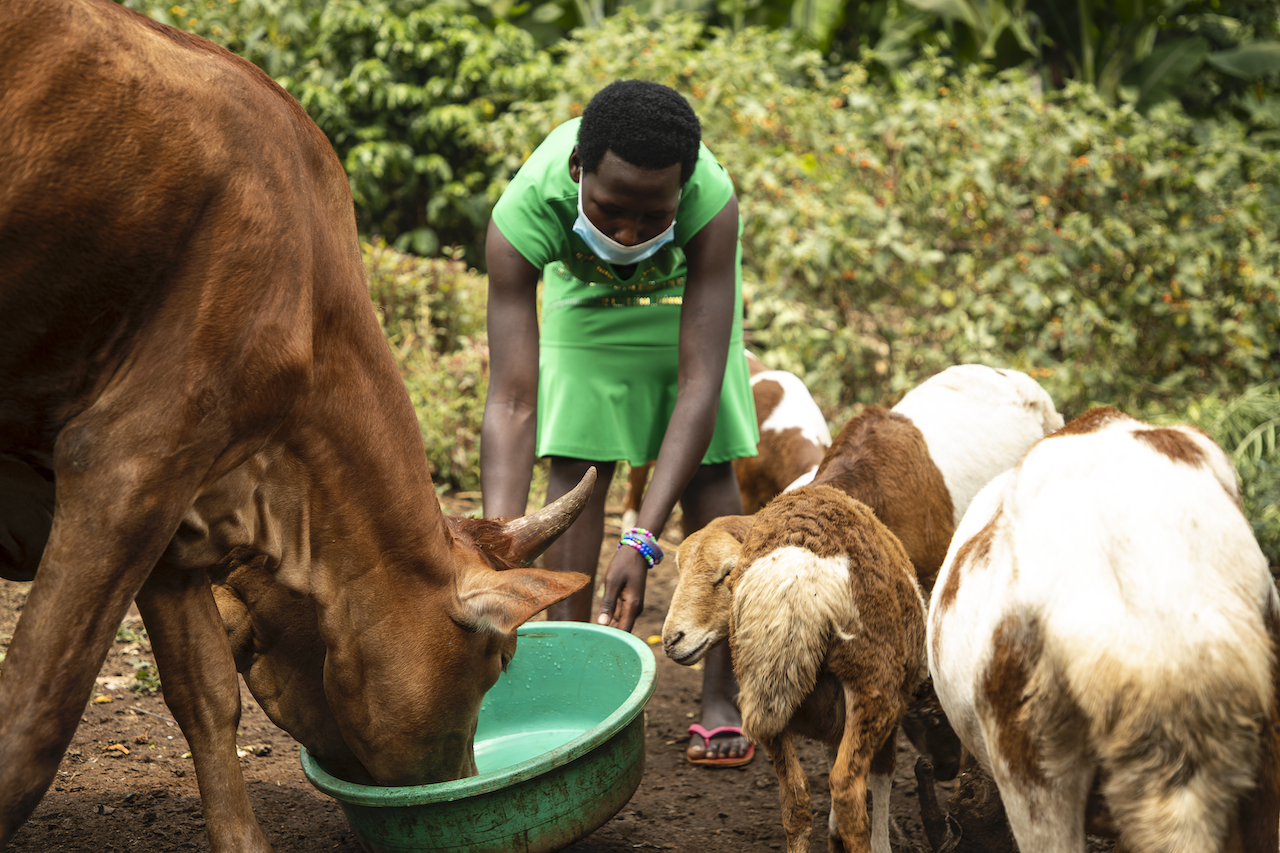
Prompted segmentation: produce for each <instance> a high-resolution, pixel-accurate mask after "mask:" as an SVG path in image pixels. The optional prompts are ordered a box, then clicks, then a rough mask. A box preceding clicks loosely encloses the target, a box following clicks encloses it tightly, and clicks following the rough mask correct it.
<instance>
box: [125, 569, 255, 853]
mask: <svg viewBox="0 0 1280 853" xmlns="http://www.w3.org/2000/svg"><path fill="white" fill-rule="evenodd" d="M138 610H139V612H140V613H141V614H142V621H143V622H144V623H145V624H146V627H147V634H148V635H149V636H150V638H151V647H152V650H153V651H154V652H155V657H156V666H157V668H158V669H159V671H160V681H161V684H162V685H163V688H164V700H165V703H166V704H167V705H168V706H169V710H171V711H172V712H173V716H174V719H176V720H177V721H178V725H179V726H181V727H182V733H183V735H185V736H186V738H187V743H188V744H189V745H190V747H191V757H192V759H193V760H194V762H195V766H196V779H197V781H198V782H199V784H200V801H201V803H202V805H203V806H204V818H205V825H206V827H207V829H208V833H209V847H210V849H211V850H212V851H213V853H232V851H234V853H265V851H269V850H270V849H271V845H270V844H268V843H267V839H266V837H265V836H264V835H263V833H262V829H261V827H259V826H258V821H257V819H256V818H254V816H253V809H252V807H251V806H250V804H249V794H248V791H247V790H246V789H245V783H244V774H243V773H242V772H241V770H240V759H239V758H238V757H237V756H236V727H237V726H238V725H239V724H240V683H239V680H238V679H237V676H236V667H235V661H234V659H233V658H232V655H231V644H230V643H229V642H228V640H227V634H226V629H225V628H224V627H223V624H222V619H221V617H220V616H219V615H218V608H217V606H216V605H215V603H214V598H213V592H212V590H211V589H210V588H209V579H208V577H207V576H206V575H205V573H204V572H203V571H195V572H184V571H181V570H178V569H174V568H173V567H171V566H167V565H165V564H163V563H162V564H161V565H159V566H157V567H156V570H155V572H153V573H152V576H151V578H150V579H149V580H148V581H147V583H146V585H145V586H144V587H143V588H142V591H141V592H140V593H139V594H138Z"/></svg>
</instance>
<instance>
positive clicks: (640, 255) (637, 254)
mask: <svg viewBox="0 0 1280 853" xmlns="http://www.w3.org/2000/svg"><path fill="white" fill-rule="evenodd" d="M683 192H684V191H683V190H681V194H683ZM573 233H574V234H577V235H578V236H579V237H581V238H582V239H583V241H584V242H586V244H587V248H589V249H590V250H591V251H592V252H595V255H596V257H597V258H599V259H600V260H602V261H604V262H606V263H610V264H614V265H616V266H629V265H631V264H638V263H640V262H641V261H643V260H645V259H646V258H651V257H653V254H654V253H655V252H657V251H658V250H659V249H661V248H662V247H663V246H665V245H667V244H668V243H670V242H671V241H672V240H674V239H675V236H676V221H675V220H674V219H673V220H671V224H670V225H668V226H667V230H666V231H663V232H662V233H661V234H659V235H658V236H657V237H654V238H652V239H649V240H645V241H644V242H643V243H637V244H636V245H634V246H624V245H623V244H621V243H619V242H618V241H617V240H615V239H613V238H612V237H610V236H608V235H607V234H605V233H604V232H603V231H601V230H600V229H599V228H597V227H596V226H595V223H594V222H592V221H591V220H590V219H588V218H587V214H586V213H585V212H584V211H583V210H582V181H578V220H577V221H576V222H574V223H573Z"/></svg>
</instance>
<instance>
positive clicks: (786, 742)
mask: <svg viewBox="0 0 1280 853" xmlns="http://www.w3.org/2000/svg"><path fill="white" fill-rule="evenodd" d="M760 745H761V746H763V747H764V748H765V750H766V751H767V752H768V753H769V757H770V758H772V759H773V770H774V772H775V773H777V774H778V799H779V800H780V801H781V805H782V829H783V831H785V832H786V834H787V853H809V835H810V834H811V833H812V832H813V816H812V814H811V813H810V811H809V802H810V801H809V779H808V777H807V776H806V775H805V772H804V768H803V767H802V766H800V759H799V758H798V757H797V756H796V749H795V744H794V743H792V740H791V738H790V736H788V735H787V733H786V732H783V733H781V734H779V735H776V736H775V737H772V738H761V739H760Z"/></svg>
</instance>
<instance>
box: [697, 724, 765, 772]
mask: <svg viewBox="0 0 1280 853" xmlns="http://www.w3.org/2000/svg"><path fill="white" fill-rule="evenodd" d="M724 732H729V733H731V734H735V735H740V734H742V729H741V728H740V727H738V726H717V727H716V728H714V729H711V730H710V731H707V730H706V729H704V728H703V727H702V726H700V725H698V724H697V723H694V724H693V725H691V726H689V735H690V737H692V736H693V735H697V736H698V737H700V738H702V739H703V740H705V741H706V742H707V746H708V747H710V746H711V739H712V738H713V737H715V736H716V735H718V734H722V733H724ZM755 755H756V745H755V744H754V743H751V742H749V741H748V743H747V754H746V755H743V756H741V757H740V758H688V757H687V756H686V760H687V761H688V762H689V763H690V764H703V765H706V766H708V767H741V766H742V765H744V764H750V763H751V759H752V758H755Z"/></svg>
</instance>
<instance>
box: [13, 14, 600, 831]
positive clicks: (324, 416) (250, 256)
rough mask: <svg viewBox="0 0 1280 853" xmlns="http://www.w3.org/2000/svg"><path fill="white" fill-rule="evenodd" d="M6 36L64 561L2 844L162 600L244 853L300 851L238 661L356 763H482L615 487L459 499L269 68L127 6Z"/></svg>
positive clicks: (23, 398)
mask: <svg viewBox="0 0 1280 853" xmlns="http://www.w3.org/2000/svg"><path fill="white" fill-rule="evenodd" d="M0 45H2V46H3V50H2V51H0V81H3V82H2V83H0V175H3V176H4V177H3V179H0V341H3V345H0V496H3V500H0V513H2V514H0V576H4V577H6V578H10V579H30V578H32V577H34V583H33V585H32V587H31V592H30V595H29V597H28V599H27V603H26V606H25V608H24V610H23V613H22V616H21V619H20V620H19V622H18V625H17V628H16V629H15V632H14V636H13V639H12V642H11V644H10V646H9V649H8V656H7V658H6V659H5V661H4V667H3V670H2V671H0V848H3V847H5V846H6V845H7V842H8V841H9V839H10V838H11V837H12V836H13V834H14V832H15V831H16V830H17V828H18V827H19V826H20V825H21V824H22V822H23V821H24V820H26V818H27V816H28V815H29V814H30V813H31V811H32V809H34V808H35V806H36V803H37V802H38V801H39V799H40V797H41V796H42V795H43V793H44V791H45V789H46V788H47V787H48V785H49V783H50V781H51V780H52V778H53V776H54V773H55V772H56V770H57V767H58V763H59V759H60V758H61V756H62V753H63V751H64V750H65V748H66V746H67V743H68V742H69V741H70V739H71V737H72V735H73V733H74V731H75V728H76V725H77V723H78V722H79V721H80V715H81V713H82V710H83V708H84V705H85V702H86V701H87V699H88V698H89V695H90V691H91V689H92V686H93V683H94V677H95V676H96V675H97V673H98V670H99V667H100V666H101V664H102V661H103V659H104V657H105V656H106V653H107V650H108V649H109V647H110V646H111V643H112V641H113V637H114V635H115V631H116V627H117V626H118V625H119V623H120V620H121V618H122V617H123V616H124V614H125V611H126V610H127V608H128V607H129V605H130V602H132V601H134V600H135V599H136V601H137V604H138V608H139V610H140V611H141V613H142V617H143V619H144V621H145V623H146V628H147V631H148V633H149V634H150V637H151V642H152V646H153V649H154V651H155V655H156V660H157V663H158V665H159V669H160V673H161V676H162V678H163V682H164V692H165V699H166V701H167V702H168V704H169V707H170V708H171V709H172V710H173V713H174V716H175V717H176V718H177V720H178V721H179V723H180V724H181V725H182V728H183V732H184V734H185V735H186V736H187V739H188V741H189V742H190V744H191V751H192V754H193V757H194V759H195V766H196V773H197V776H198V779H199V783H200V792H201V798H202V800H203V806H204V815H205V819H206V822H207V826H208V833H209V841H210V846H211V848H212V849H213V850H214V851H218V853H222V851H265V850H268V849H269V845H268V843H267V841H266V838H265V837H264V835H263V833H262V830H261V829H260V828H259V826H258V824H257V822H256V821H255V820H254V818H253V815H252V812H251V810H250V806H249V800H248V796H247V795H246V792H245V786H244V780H243V778H242V777H241V773H240V768H239V762H238V760H237V759H236V753H235V730H236V724H237V721H238V719H239V714H240V696H239V691H238V687H237V678H236V663H237V661H238V662H239V663H240V665H241V666H242V667H243V668H244V669H245V670H246V677H247V678H248V681H249V684H250V686H251V688H254V691H255V693H256V694H259V695H262V696H263V697H264V699H263V702H264V705H265V706H266V707H267V709H268V712H269V713H271V715H272V717H273V719H275V720H276V721H277V722H278V723H280V724H281V725H282V726H284V727H285V728H286V729H287V730H288V731H289V732H290V733H291V734H292V735H294V736H295V737H296V738H297V739H298V740H300V741H301V742H302V743H303V744H304V745H305V746H307V748H308V749H310V750H312V751H313V752H315V753H316V754H317V756H318V757H320V758H321V760H322V761H325V762H327V763H330V764H331V765H332V766H334V767H340V768H342V769H343V770H344V771H346V772H347V773H349V774H350V775H353V776H357V777H360V778H363V779H367V780H370V781H373V782H376V783H380V784H401V783H416V782H433V781H440V780H447V779H455V778H458V777H462V776H466V775H469V774H473V773H474V772H475V763H474V759H473V754H472V738H473V736H474V731H475V726H476V719H477V713H478V709H479V705H480V700H481V697H482V696H483V694H484V693H485V691H486V690H487V689H488V688H489V687H490V686H491V685H492V684H493V682H494V681H495V679H497V677H498V674H499V672H500V671H501V669H502V667H503V666H505V664H506V662H507V660H508V659H509V657H510V656H511V654H512V653H513V651H514V648H515V635H514V630H515V628H516V626H517V625H519V624H520V623H521V622H522V621H524V620H525V619H526V618H528V617H529V616H530V615H532V614H533V613H535V612H537V611H539V610H541V609H543V608H544V607H546V606H547V605H548V604H551V603H553V602H555V601H558V600H560V599H562V598H564V597H565V596H567V595H569V594H571V593H572V592H574V591H575V590H577V589H578V588H579V587H580V586H581V585H582V584H583V583H585V580H586V579H585V578H584V577H582V576H568V577H566V576H564V575H560V574H557V573H555V572H550V571H542V570H535V569H527V568H521V567H519V566H520V565H523V564H527V563H528V562H529V561H531V560H532V559H533V558H534V557H535V556H537V554H538V553H540V552H541V551H542V550H543V549H544V548H545V547H546V545H547V544H549V541H550V540H551V539H553V538H554V537H555V535H557V533H558V532H559V531H561V530H563V529H564V527H566V526H567V525H568V524H569V523H570V522H571V521H572V519H573V518H574V517H575V515H576V513H577V512H578V511H579V510H580V508H581V506H582V501H583V500H585V495H586V493H587V492H588V491H589V490H590V488H591V484H590V482H584V484H583V485H582V486H580V487H579V489H578V490H577V491H576V492H575V493H574V494H573V496H572V497H571V498H567V500H566V501H565V503H563V504H561V505H559V506H553V507H549V508H547V509H546V510H543V511H542V512H540V513H538V514H536V515H535V516H530V517H527V518H525V519H521V520H517V521H514V522H510V523H500V522H482V521H475V520H472V521H459V520H456V519H451V518H448V517H446V516H445V515H444V514H443V513H442V512H441V510H440V505H439V502H438V501H437V499H436V496H435V492H434V490H433V488H432V483H431V477H430V474H429V472H428V468H427V462H426V459H425V456H424V453H423V448H422V439H421V435H420V434H419V428H418V422H417V419H416V417H415V415H414V412H413V409H412V407H411V405H410V402H409V397H408V395H407V393H406V392H405V388H404V385H403V382H402V380H401V378H400V376H399V374H398V372H397V370H396V366H395V364H394V362H393V360H392V357H391V353H390V352H389V350H388V348H387V345H386V342H385V340H384V338H383V335H382V333H381V331H380V329H379V326H378V323H377V320H376V318H375V316H374V311H373V308H372V305H371V303H370V300H369V296H368V294H367V292H366V289H365V281H364V273H363V268H362V264H361V259H360V250H359V246H358V242H357V235H356V225H355V219H354V215H353V209H352V201H351V193H350V190H349V188H348V184H347V179H346V176H345V175H344V174H343V171H342V167H341V165H340V163H339V162H338V159H337V157H336V156H335V155H334V153H333V150H332V148H331V147H330V146H329V144H328V142H327V141H326V140H325V138H324V136H323V134H322V133H321V132H320V131H319V130H318V129H317V128H316V126H315V125H314V123H312V122H311V121H310V120H309V119H308V117H307V115H306V114H305V113H304V112H303V110H302V109H301V107H300V106H299V105H298V104H297V102H295V101H294V100H293V99H292V98H290V97H289V96H288V95H287V94H286V93H285V92H284V91H283V90H282V89H281V88H280V87H279V86H277V85H276V84H275V83H274V82H273V81H272V80H271V79H270V78H269V77H268V76H267V75H266V74H264V73H262V72H261V71H260V70H258V69H257V68H255V67H253V66H252V65H251V64H249V63H247V62H245V61H243V60H241V59H239V58H237V57H235V56H233V55H231V54H230V53H228V52H226V51H224V50H222V49H220V48H217V47H214V46H213V45H210V44H208V43H207V42H204V41H202V40H200V39H197V38H194V37H192V36H190V35H187V34H184V33H182V32H179V31H177V30H174V29H172V28H169V27H166V26H162V25H160V24H157V23H155V22H153V21H151V20H149V19H147V18H144V17H142V16H140V15H137V14H135V13H133V12H130V11H127V10H125V9H123V8H121V7H120V6H118V5H116V4H115V3H112V2H109V0H5V2H4V3H0ZM211 572H213V573H214V579H215V580H218V581H219V582H220V583H219V587H218V594H217V599H216V600H215V595H214V594H213V592H212V591H211V585H210V580H211ZM220 607H221V613H220V610H219V608H220ZM224 619H225V620H226V625H225V627H224ZM228 629H230V631H231V633H232V639H233V641H234V643H235V645H234V647H233V646H232V645H231V644H230V643H228ZM308 644H309V645H308ZM299 649H301V651H299Z"/></svg>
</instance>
